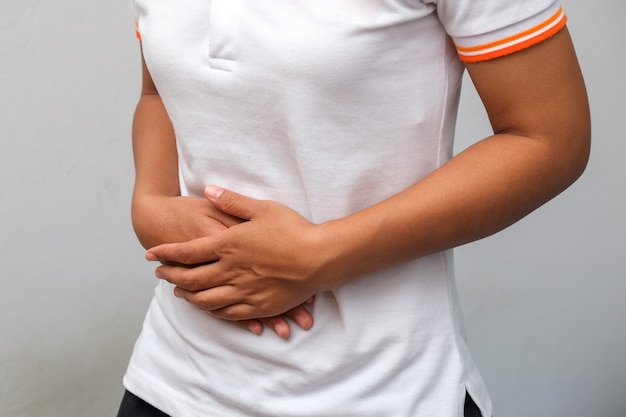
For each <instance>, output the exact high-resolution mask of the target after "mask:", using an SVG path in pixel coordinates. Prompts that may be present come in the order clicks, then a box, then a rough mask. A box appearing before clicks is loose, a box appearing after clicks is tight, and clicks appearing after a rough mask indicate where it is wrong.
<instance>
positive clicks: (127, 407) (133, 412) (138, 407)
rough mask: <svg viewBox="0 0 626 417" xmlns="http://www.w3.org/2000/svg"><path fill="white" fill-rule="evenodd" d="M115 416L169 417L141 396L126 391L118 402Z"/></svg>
mask: <svg viewBox="0 0 626 417" xmlns="http://www.w3.org/2000/svg"><path fill="white" fill-rule="evenodd" d="M117 417H169V416H168V415H167V414H165V413H164V412H163V411H161V410H159V409H157V408H154V407H153V406H151V405H150V404H148V403H147V402H145V401H144V400H142V399H141V398H139V397H137V396H136V395H134V394H133V393H131V392H128V391H126V392H125V393H124V397H123V398H122V403H121V404H120V410H119V411H118V412H117Z"/></svg>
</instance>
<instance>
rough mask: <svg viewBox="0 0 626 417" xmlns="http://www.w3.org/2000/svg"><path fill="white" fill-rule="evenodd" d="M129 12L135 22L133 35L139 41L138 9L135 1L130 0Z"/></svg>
mask: <svg viewBox="0 0 626 417" xmlns="http://www.w3.org/2000/svg"><path fill="white" fill-rule="evenodd" d="M130 10H131V11H132V13H133V19H134V20H135V35H136V36H137V39H139V40H141V31H140V30H139V19H140V8H139V7H138V5H137V2H136V1H135V0H130Z"/></svg>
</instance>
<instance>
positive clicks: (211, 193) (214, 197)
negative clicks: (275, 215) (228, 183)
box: [204, 185, 264, 220]
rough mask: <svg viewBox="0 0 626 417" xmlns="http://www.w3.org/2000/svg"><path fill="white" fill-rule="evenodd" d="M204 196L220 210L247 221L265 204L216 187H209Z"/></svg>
mask: <svg viewBox="0 0 626 417" xmlns="http://www.w3.org/2000/svg"><path fill="white" fill-rule="evenodd" d="M204 195H205V196H206V198H208V199H209V201H210V202H211V203H213V205H214V206H215V207H216V208H218V209H219V210H221V211H223V212H224V213H228V214H230V215H231V216H235V217H239V218H241V219H245V220H251V219H252V218H254V217H255V215H256V214H257V213H258V211H259V209H260V207H261V205H262V204H263V203H264V202H263V201H261V200H256V199H254V198H251V197H247V196H244V195H241V194H238V193H235V192H233V191H230V190H226V189H224V188H221V187H218V186H216V185H207V186H206V188H205V189H204Z"/></svg>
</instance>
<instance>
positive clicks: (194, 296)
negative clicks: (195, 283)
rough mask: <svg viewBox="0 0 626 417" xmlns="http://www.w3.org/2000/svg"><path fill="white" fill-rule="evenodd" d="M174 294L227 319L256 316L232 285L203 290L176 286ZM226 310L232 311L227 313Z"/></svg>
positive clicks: (245, 318) (244, 318) (242, 318)
mask: <svg viewBox="0 0 626 417" xmlns="http://www.w3.org/2000/svg"><path fill="white" fill-rule="evenodd" d="M174 295H175V296H176V297H178V298H183V299H185V300H186V301H187V302H188V303H191V304H194V305H196V306H198V308H200V310H202V311H205V312H207V313H211V314H213V315H214V316H217V317H220V318H224V319H227V320H248V319H253V318H255V317H254V316H250V314H249V312H248V311H247V310H249V308H247V306H246V305H244V304H239V302H240V300H239V297H238V295H237V294H236V292H235V291H234V290H233V289H232V287H230V286H221V287H216V288H212V289H209V290H203V291H188V290H186V289H184V288H181V287H176V288H174ZM233 306H238V307H239V308H233ZM226 310H228V311H230V312H231V313H230V314H227V311H226ZM244 310H245V311H244ZM216 312H220V314H216ZM243 314H246V315H243Z"/></svg>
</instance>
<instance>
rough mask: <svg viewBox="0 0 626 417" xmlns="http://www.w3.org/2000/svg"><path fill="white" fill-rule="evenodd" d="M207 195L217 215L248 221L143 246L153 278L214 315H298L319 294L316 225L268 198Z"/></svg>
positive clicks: (225, 193) (209, 192)
mask: <svg viewBox="0 0 626 417" xmlns="http://www.w3.org/2000/svg"><path fill="white" fill-rule="evenodd" d="M207 197H208V198H209V199H210V200H211V202H212V203H213V204H215V205H216V206H218V208H219V209H220V210H222V211H224V212H226V213H229V214H230V215H233V216H237V217H240V218H245V219H246V220H249V221H247V222H244V223H240V224H237V225H235V226H233V227H231V228H229V229H228V230H226V231H224V232H221V233H218V234H215V235H213V236H208V237H203V238H199V239H195V240H191V241H188V242H183V243H174V244H165V245H160V246H157V247H154V248H151V249H149V250H148V252H147V255H146V258H147V259H148V260H151V261H160V262H161V263H162V265H161V266H159V267H158V268H157V269H156V275H157V277H159V278H161V279H165V280H167V281H169V282H170V283H172V284H174V285H176V289H175V294H176V296H178V297H181V298H184V299H186V300H187V301H189V302H191V303H193V304H196V305H198V306H199V307H200V308H201V309H202V310H204V311H207V312H208V313H210V314H212V315H214V316H216V317H220V318H224V319H228V320H234V321H238V320H249V319H263V318H266V317H276V316H279V315H282V314H286V315H287V316H289V317H298V316H301V315H302V314H303V313H304V310H305V309H304V308H302V309H298V306H301V305H302V304H303V303H306V302H307V301H310V300H311V298H312V297H313V295H314V294H315V293H317V292H318V291H320V290H324V289H325V288H322V286H321V285H320V284H319V283H318V280H317V279H316V272H317V267H318V258H317V255H318V253H317V252H318V251H317V248H318V246H317V242H318V241H317V233H318V232H317V230H318V229H317V226H316V225H314V224H313V223H311V222H309V221H308V220H306V219H305V218H303V217H302V216H300V215H299V214H298V213H296V212H295V211H293V210H291V209H289V208H287V207H285V206H283V205H281V204H278V203H275V202H272V201H261V200H255V199H252V198H249V197H245V196H242V195H239V194H236V193H233V192H231V191H226V190H222V189H219V188H217V187H211V186H210V187H207ZM190 266H193V268H190ZM292 309H296V310H295V311H293V310H292ZM290 311H291V312H290ZM286 312H290V313H286ZM295 320H296V322H297V323H299V319H298V318H296V319H295ZM266 323H267V321H266ZM299 324H300V323H299Z"/></svg>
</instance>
